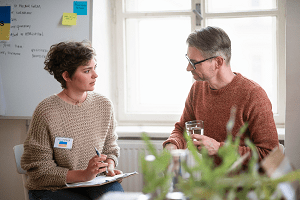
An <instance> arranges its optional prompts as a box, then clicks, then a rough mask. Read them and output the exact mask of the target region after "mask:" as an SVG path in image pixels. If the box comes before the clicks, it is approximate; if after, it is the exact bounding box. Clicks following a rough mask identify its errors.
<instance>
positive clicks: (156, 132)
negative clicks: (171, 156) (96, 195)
mask: <svg viewBox="0 0 300 200" xmlns="http://www.w3.org/2000/svg"><path fill="white" fill-rule="evenodd" d="M173 129H174V126H117V128H116V131H117V134H118V136H119V138H123V137H126V138H131V137H132V138H137V137H141V133H147V134H148V136H149V137H151V138H161V139H165V138H168V137H169V136H170V134H171V133H172V131H173ZM277 133H278V139H279V140H284V135H285V128H277Z"/></svg>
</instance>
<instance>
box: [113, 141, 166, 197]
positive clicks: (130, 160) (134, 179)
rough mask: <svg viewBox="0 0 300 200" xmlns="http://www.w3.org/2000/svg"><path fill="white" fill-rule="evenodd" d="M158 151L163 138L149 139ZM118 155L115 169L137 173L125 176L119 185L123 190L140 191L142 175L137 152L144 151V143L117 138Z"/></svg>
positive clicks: (160, 148)
mask: <svg viewBox="0 0 300 200" xmlns="http://www.w3.org/2000/svg"><path fill="white" fill-rule="evenodd" d="M151 142H152V144H153V145H154V146H155V147H156V149H157V150H158V151H161V150H162V149H163V148H162V143H163V142H164V140H154V141H151ZM118 145H119V146H120V149H121V150H120V157H119V164H118V166H117V169H119V170H121V171H123V172H124V173H127V172H134V171H137V172H138V173H139V174H138V175H134V176H130V177H128V178H125V179H124V180H123V181H122V183H121V185H122V187H123V189H124V191H125V192H142V189H143V175H142V172H141V168H140V166H139V152H142V151H145V152H146V154H148V153H147V151H146V145H145V143H144V141H142V140H118Z"/></svg>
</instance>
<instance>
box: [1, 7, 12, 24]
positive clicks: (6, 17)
mask: <svg viewBox="0 0 300 200" xmlns="http://www.w3.org/2000/svg"><path fill="white" fill-rule="evenodd" d="M0 21H1V22H2V23H10V6H0Z"/></svg>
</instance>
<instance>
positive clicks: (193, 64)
mask: <svg viewBox="0 0 300 200" xmlns="http://www.w3.org/2000/svg"><path fill="white" fill-rule="evenodd" d="M185 57H186V59H187V60H188V61H189V63H190V64H191V65H192V67H193V69H196V66H195V65H197V64H200V63H203V62H205V61H207V60H209V59H213V58H216V57H218V56H213V57H210V58H207V59H204V60H201V61H199V62H195V63H193V62H192V61H191V60H190V58H189V57H188V56H187V54H185Z"/></svg>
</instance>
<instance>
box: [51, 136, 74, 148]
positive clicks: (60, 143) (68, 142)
mask: <svg viewBox="0 0 300 200" xmlns="http://www.w3.org/2000/svg"><path fill="white" fill-rule="evenodd" d="M72 145H73V139H72V138H63V137H56V138H55V142H54V147H55V148H60V149H72Z"/></svg>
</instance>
